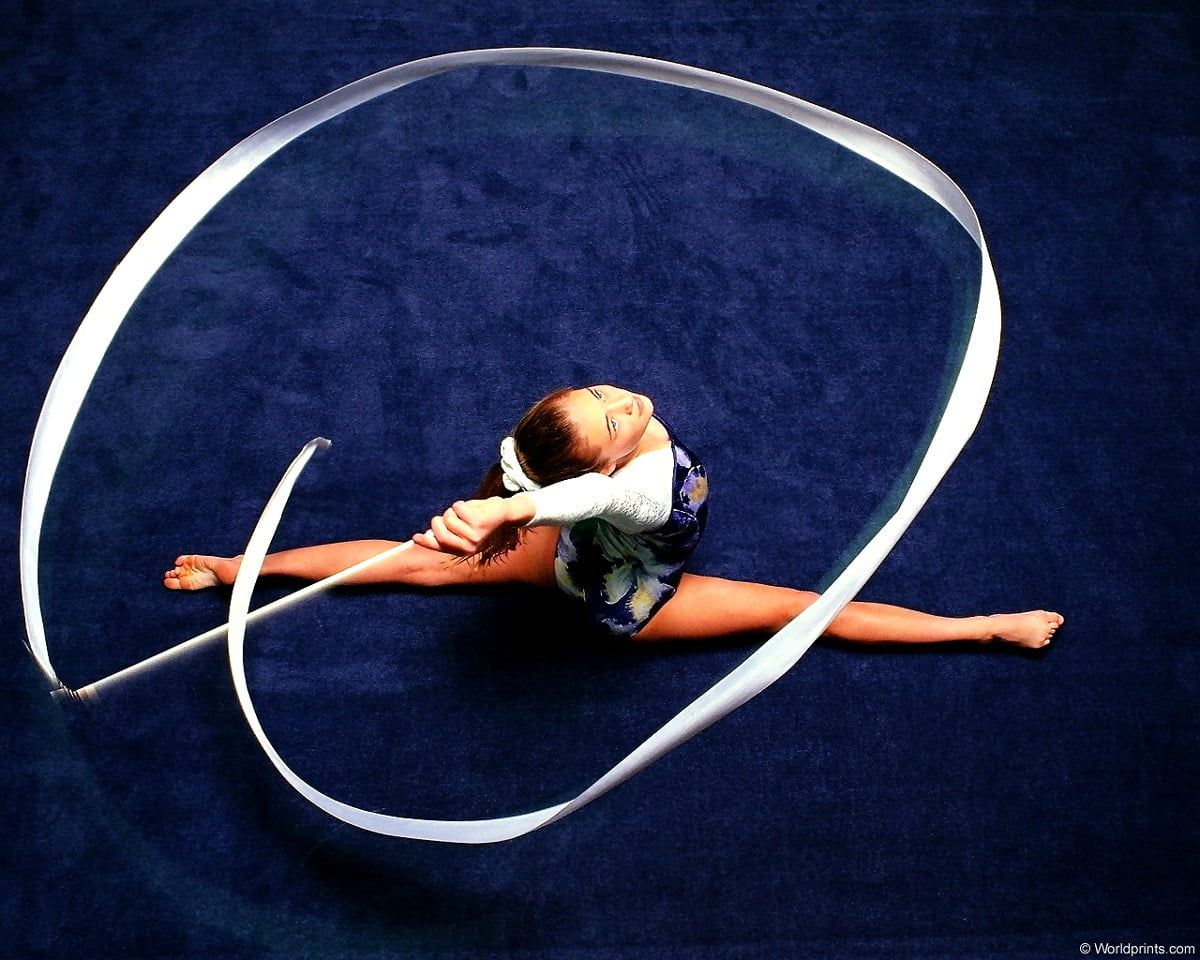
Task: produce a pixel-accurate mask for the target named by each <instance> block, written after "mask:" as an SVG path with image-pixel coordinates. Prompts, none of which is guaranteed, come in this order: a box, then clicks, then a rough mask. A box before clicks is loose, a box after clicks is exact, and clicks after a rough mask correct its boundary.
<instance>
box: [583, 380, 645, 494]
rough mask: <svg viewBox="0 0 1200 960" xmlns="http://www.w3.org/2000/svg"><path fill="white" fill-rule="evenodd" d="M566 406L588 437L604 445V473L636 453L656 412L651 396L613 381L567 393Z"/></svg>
mask: <svg viewBox="0 0 1200 960" xmlns="http://www.w3.org/2000/svg"><path fill="white" fill-rule="evenodd" d="M566 405H567V409H568V410H569V411H570V413H571V416H572V419H574V421H575V425H576V426H577V427H578V428H579V432H580V433H581V434H583V436H584V438H585V440H586V441H587V442H588V443H589V444H590V445H591V446H592V447H593V448H595V447H599V448H600V451H601V457H602V458H603V460H604V463H605V466H603V467H601V468H600V469H601V471H602V472H604V473H611V472H612V470H613V469H615V468H616V466H617V464H619V463H620V462H621V461H622V460H624V459H625V458H626V457H628V456H629V455H630V454H631V453H633V451H634V450H635V449H636V448H637V445H638V444H639V443H640V442H641V440H642V437H643V436H644V435H645V433H646V427H647V426H648V425H649V423H650V417H651V416H653V414H654V404H653V403H651V402H650V398H649V397H647V396H644V395H643V394H640V393H633V392H632V391H630V390H624V389H622V388H621V387H614V386H613V385H612V384H611V383H598V384H595V385H594V386H591V387H580V388H579V389H577V390H573V391H571V392H570V393H569V394H567V399H566Z"/></svg>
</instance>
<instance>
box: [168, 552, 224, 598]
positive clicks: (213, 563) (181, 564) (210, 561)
mask: <svg viewBox="0 0 1200 960" xmlns="http://www.w3.org/2000/svg"><path fill="white" fill-rule="evenodd" d="M239 559H240V558H238V557H205V556H201V555H199V554H195V553H185V554H183V555H181V556H178V557H176V558H175V566H174V567H172V568H171V569H170V570H167V571H165V572H164V573H163V586H164V587H166V588H167V589H168V590H203V589H204V588H205V587H215V586H217V585H218V584H230V583H233V578H234V577H236V576H237V570H238V560H239Z"/></svg>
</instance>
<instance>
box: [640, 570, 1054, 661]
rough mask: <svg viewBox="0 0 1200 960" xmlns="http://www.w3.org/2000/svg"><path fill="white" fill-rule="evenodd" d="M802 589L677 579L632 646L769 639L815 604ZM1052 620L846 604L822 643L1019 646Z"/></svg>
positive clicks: (1037, 640)
mask: <svg viewBox="0 0 1200 960" xmlns="http://www.w3.org/2000/svg"><path fill="white" fill-rule="evenodd" d="M817 596H818V595H817V594H815V593H813V592H812V591H810V590H794V589H792V588H790V587H776V586H771V585H770V584H764V583H748V582H745V581H741V580H725V579H722V578H719V577H705V576H700V575H699V574H692V573H685V574H684V575H683V577H682V579H681V580H680V582H679V589H678V590H677V591H676V592H675V595H674V596H673V597H672V598H671V599H670V600H668V601H667V602H666V603H665V604H663V606H662V609H660V610H659V611H658V612H657V613H656V614H655V615H654V616H653V617H652V618H651V620H650V622H649V623H647V624H646V626H644V627H643V628H642V629H641V630H640V631H639V632H638V633H637V634H636V635H635V636H634V639H635V640H649V641H655V640H701V639H709V638H713V637H720V636H725V635H728V634H735V633H746V632H767V633H774V632H775V631H777V630H779V629H781V628H782V627H783V626H784V625H785V624H787V623H789V622H790V621H791V620H793V619H794V618H795V617H797V616H798V615H799V614H800V613H801V612H802V611H803V610H805V609H806V608H807V607H808V606H809V604H811V603H812V602H813V601H814V600H816V599H817ZM1062 622H1063V618H1062V617H1061V616H1060V615H1059V614H1057V613H1050V612H1048V611H1045V610H1031V611H1029V612H1027V613H1013V614H996V615H993V616H977V617H938V616H934V615H933V614H928V613H921V612H920V611H917V610H909V609H906V608H904V607H895V606H891V605H890V604H885V603H867V602H862V601H854V602H852V603H850V604H848V605H847V606H846V608H845V609H844V610H843V611H842V612H841V613H839V614H838V615H837V617H835V618H834V620H833V622H832V623H831V624H830V625H829V626H828V627H827V628H826V630H825V636H828V637H835V638H837V639H840V640H849V641H851V642H854V643H943V642H946V641H952V640H972V641H976V642H979V643H988V642H990V641H992V640H1004V641H1008V642H1011V643H1016V644H1018V645H1020V646H1025V647H1041V646H1045V645H1046V644H1047V643H1049V642H1050V637H1051V636H1052V635H1053V634H1054V631H1055V630H1056V629H1058V627H1059V626H1060V625H1061V624H1062Z"/></svg>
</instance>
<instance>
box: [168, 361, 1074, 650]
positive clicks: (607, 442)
mask: <svg viewBox="0 0 1200 960" xmlns="http://www.w3.org/2000/svg"><path fill="white" fill-rule="evenodd" d="M707 499H708V477H707V474H706V472H705V469H704V466H703V464H702V463H701V462H700V460H699V459H698V458H697V457H696V455H695V454H694V453H693V452H692V451H691V450H690V449H688V447H686V446H685V445H684V443H683V441H682V440H681V439H680V437H679V436H678V435H677V434H676V432H675V431H674V430H673V429H672V428H671V427H670V426H669V425H668V424H667V422H666V420H664V419H663V418H662V417H661V416H659V415H657V414H656V412H655V407H654V404H653V403H652V402H651V400H650V398H649V397H646V396H644V395H642V394H638V393H634V392H632V391H630V390H626V389H622V388H620V387H616V386H613V385H611V384H597V385H595V386H590V387H576V388H571V387H564V388H562V389H558V390H554V391H553V392H551V393H549V394H547V395H546V396H544V397H542V399H540V400H539V401H538V402H537V403H535V404H534V405H533V406H532V407H531V408H530V409H529V410H528V412H526V413H525V415H524V416H523V417H522V418H521V420H520V422H519V423H517V425H516V427H515V428H514V429H513V431H512V434H511V435H510V436H507V437H505V438H504V440H503V441H502V442H501V444H500V456H499V460H498V461H497V462H496V463H495V464H493V465H492V466H491V468H490V469H489V470H488V472H487V475H486V476H485V477H484V479H483V482H482V484H481V485H480V487H479V490H478V491H477V492H476V494H475V497H474V499H471V500H458V501H456V502H455V503H454V504H452V505H451V506H450V507H449V508H448V509H447V510H446V511H445V513H443V514H441V515H440V516H435V517H433V518H432V519H431V521H430V525H429V528H428V529H427V530H425V531H424V532H421V533H417V534H416V535H414V536H413V538H412V540H413V544H414V546H413V547H412V548H410V549H408V550H402V551H400V552H398V553H397V554H396V555H395V556H394V557H392V558H390V559H388V560H386V561H381V562H380V563H378V564H374V565H372V566H369V567H367V568H365V569H364V570H362V571H361V572H359V573H357V574H354V575H352V576H351V577H350V578H348V579H347V580H345V581H343V582H345V583H355V584H365V583H376V584H378V583H396V584H406V585H411V586H421V587H442V586H470V585H480V584H501V583H520V584H530V585H534V586H537V587H545V588H547V589H559V590H562V591H563V592H564V593H566V594H568V595H570V596H572V597H575V598H577V599H578V600H579V601H580V603H582V604H583V607H584V609H585V610H586V614H587V617H588V618H589V619H590V620H591V621H592V622H593V623H595V624H597V625H598V626H599V627H601V628H602V629H603V630H604V631H605V632H607V633H610V634H612V635H615V636H622V637H628V638H631V639H633V640H638V641H666V640H702V639H707V638H713V637H721V636H727V635H732V634H744V633H767V634H773V633H775V632H776V631H778V630H780V629H782V628H783V627H784V626H785V625H786V624H787V623H789V622H790V621H791V620H793V619H794V618H795V617H797V616H798V615H799V614H800V613H801V611H803V610H804V609H805V608H806V607H807V606H808V605H809V604H811V603H812V602H813V601H814V600H816V599H817V594H816V593H813V592H811V591H808V590H797V589H793V588H791V587H782V586H773V585H770V584H764V583H750V582H746V581H741V580H726V579H723V578H720V577H708V576H701V575H700V574H696V573H691V572H685V571H684V569H683V568H684V565H685V563H686V561H687V559H688V557H689V556H690V555H691V553H692V551H693V550H694V549H695V548H696V545H697V544H698V543H699V541H700V536H701V534H702V533H703V532H704V526H705V520H706V517H707V514H708V504H707ZM397 545H398V542H397V541H394V540H351V541H345V542H342V543H329V544H323V545H319V546H311V547H300V548H297V549H293V550H283V551H280V552H279V553H273V554H270V555H269V556H268V557H267V558H266V562H265V563H264V564H263V567H262V574H263V575H264V576H269V575H279V576H288V577H298V578H301V579H304V580H321V579H324V578H325V577H328V576H330V575H332V574H334V573H337V572H339V571H341V570H345V569H346V568H348V567H351V566H353V565H354V564H356V563H359V562H360V561H362V560H366V559H367V558H368V557H371V556H374V555H376V554H378V553H381V552H383V551H385V550H388V549H391V548H392V547H395V546H397ZM240 563H241V557H240V556H237V557H213V556H202V555H194V554H187V555H183V556H179V557H177V558H176V559H175V566H174V567H172V568H171V569H170V570H167V571H166V572H165V573H164V575H163V583H164V585H165V586H166V587H168V588H169V589H172V590H199V589H203V588H205V587H212V586H217V585H219V584H231V583H233V580H234V577H236V576H237V572H238V567H239V565H240ZM1062 623H1063V617H1062V616H1061V615H1060V614H1057V613H1053V612H1049V611H1046V610H1031V611H1027V612H1025V613H1004V614H992V615H990V616H974V617H940V616H934V615H932V614H928V613H921V612H919V611H916V610H909V609H905V608H903V607H896V606H891V605H889V604H882V603H867V602H861V601H855V602H852V603H850V604H848V605H847V606H846V607H845V609H843V610H842V612H841V613H840V614H839V615H838V616H837V617H836V618H835V619H834V620H833V622H832V623H830V625H829V626H828V628H827V629H826V631H825V636H827V637H834V638H837V639H840V640H846V641H851V642H855V643H868V644H873V643H938V642H946V641H973V642H977V643H980V644H987V643H991V642H992V641H1000V642H1003V643H1008V644H1012V645H1015V646H1018V647H1029V648H1040V647H1045V646H1046V645H1048V644H1049V643H1050V638H1051V637H1052V636H1053V635H1054V632H1055V630H1057V629H1058V628H1059V627H1060V626H1061V625H1062Z"/></svg>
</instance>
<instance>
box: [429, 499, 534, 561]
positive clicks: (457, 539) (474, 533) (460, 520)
mask: <svg viewBox="0 0 1200 960" xmlns="http://www.w3.org/2000/svg"><path fill="white" fill-rule="evenodd" d="M508 522H510V521H509V503H508V499H507V498H506V497H488V499H486V500H455V501H454V503H453V504H452V505H451V506H450V508H449V509H448V510H447V511H446V512H445V513H443V514H441V515H440V516H436V517H434V518H433V519H432V520H431V521H430V524H429V529H428V530H426V531H425V532H424V533H418V534H414V535H413V542H414V543H418V544H420V545H421V546H423V547H428V548H429V549H430V550H440V551H442V552H443V553H456V554H459V555H462V556H470V555H471V554H474V553H478V552H479V546H480V544H481V543H483V541H484V540H485V539H487V537H488V535H489V534H491V533H492V531H494V530H496V529H498V528H499V527H502V526H504V525H505V524H506V523H508Z"/></svg>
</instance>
